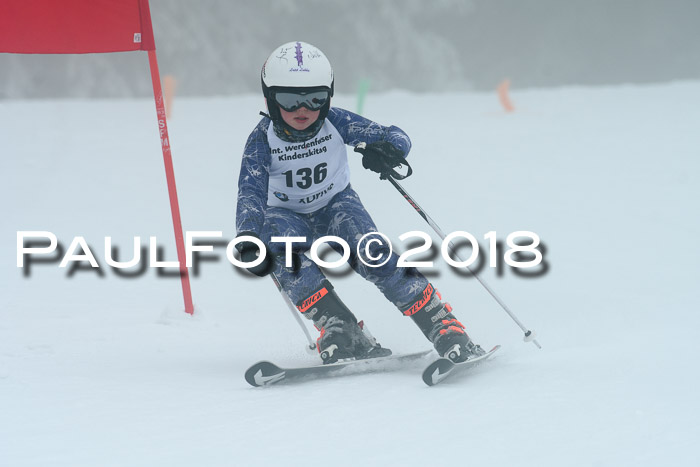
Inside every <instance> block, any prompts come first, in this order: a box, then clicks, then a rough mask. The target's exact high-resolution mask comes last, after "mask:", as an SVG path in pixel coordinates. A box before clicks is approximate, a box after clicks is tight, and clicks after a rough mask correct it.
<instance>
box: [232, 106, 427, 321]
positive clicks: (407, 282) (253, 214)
mask: <svg viewBox="0 0 700 467" xmlns="http://www.w3.org/2000/svg"><path fill="white" fill-rule="evenodd" d="M328 123H330V124H331V125H333V127H335V129H336V130H337V132H338V133H339V134H340V136H341V138H342V142H340V141H334V143H333V144H343V145H351V146H355V145H357V144H358V143H360V142H366V143H371V142H375V141H381V140H384V141H388V142H390V143H392V144H393V145H394V146H396V147H397V148H399V149H400V150H401V151H403V153H404V155H406V154H408V151H409V150H410V148H411V142H410V140H409V138H408V136H407V135H406V134H405V133H404V132H403V131H402V130H401V129H399V128H397V127H395V126H390V127H385V126H382V125H379V124H377V123H375V122H372V121H371V120H368V119H366V118H363V117H361V116H359V115H357V114H354V113H352V112H349V111H347V110H343V109H340V108H337V107H333V108H331V109H330V111H329V113H328V116H327V117H326V122H325V124H324V126H325V125H328ZM269 127H270V120H269V119H267V118H263V119H262V120H261V121H260V122H259V123H258V125H257V126H256V127H255V129H254V130H253V132H252V133H251V135H250V137H249V138H248V142H247V144H246V147H245V151H244V153H243V160H242V163H241V172H240V177H239V181H238V206H237V211H236V229H237V231H238V233H241V232H254V233H256V234H257V235H258V236H259V237H260V239H261V240H262V241H263V242H265V243H266V244H268V245H270V249H271V251H272V253H273V254H275V253H277V254H279V255H280V256H279V258H280V259H279V260H278V261H275V265H274V268H273V272H274V273H275V275H276V276H277V278H278V279H279V281H280V283H281V284H282V287H283V289H284V290H285V292H286V293H287V294H288V295H289V297H290V299H291V300H292V301H293V302H294V303H299V302H301V301H302V300H304V299H305V298H307V297H309V296H310V295H311V294H313V293H314V292H316V291H317V290H318V289H319V288H320V286H321V283H322V281H323V280H324V279H325V276H324V275H323V273H322V272H321V270H320V269H319V268H318V266H317V265H316V264H315V263H314V262H313V261H311V260H310V259H308V258H307V257H306V256H303V255H302V256H301V259H302V262H301V268H299V270H298V271H296V272H294V271H292V270H291V269H288V268H286V267H285V266H284V260H283V252H284V244H283V243H271V244H270V243H269V242H270V238H271V237H275V236H278V237H292V236H295V237H300V236H301V237H306V238H307V242H306V243H305V244H301V243H295V244H294V247H295V251H298V252H303V251H306V250H308V249H309V248H310V246H311V244H312V243H313V241H314V240H316V239H318V238H320V237H322V236H326V235H333V236H337V237H340V238H342V239H343V240H345V241H346V242H347V243H348V244H349V246H350V259H349V263H350V265H351V266H352V268H353V269H354V270H355V271H356V272H357V273H359V274H360V275H361V276H362V277H364V278H365V279H367V280H369V281H370V282H372V283H374V284H375V285H376V286H377V287H378V288H379V290H380V291H381V292H382V293H383V294H384V296H385V297H386V298H387V299H388V300H389V301H391V302H392V303H393V304H394V305H396V306H397V307H398V308H399V309H404V308H406V307H407V306H408V305H410V304H411V303H412V302H413V301H415V298H416V295H417V294H420V293H421V291H423V290H425V289H426V287H427V285H428V281H427V279H426V278H425V277H424V276H423V275H422V274H420V273H419V272H418V271H417V270H416V269H414V268H397V267H396V263H397V260H398V257H397V256H396V254H392V256H391V258H390V259H389V261H388V262H386V263H385V264H384V265H383V266H379V267H368V266H367V265H365V264H363V263H362V261H360V260H359V259H358V258H357V251H358V249H357V244H358V241H359V240H360V238H361V237H362V236H363V235H365V234H367V233H369V232H377V228H376V226H375V224H374V222H373V221H372V219H371V217H370V216H369V214H368V213H367V211H366V210H365V208H364V206H363V205H362V202H361V201H360V198H359V196H358V195H357V193H355V191H354V190H353V189H352V188H351V187H350V184H349V183H348V184H347V186H345V187H338V190H339V191H337V190H336V191H334V193H336V194H335V195H334V196H333V197H332V198H330V201H329V202H328V204H326V205H325V206H323V207H321V208H320V209H318V210H315V211H314V212H310V213H299V212H295V211H292V210H290V209H286V208H284V207H279V206H269V205H268V177H269V175H270V168H271V161H272V156H273V155H272V154H271V149H270V144H269V143H268V129H269ZM321 157H322V156H321ZM275 194H276V195H278V193H275ZM331 246H332V247H334V248H336V247H337V245H335V244H334V243H331ZM359 251H360V252H361V254H363V258H362V259H363V260H364V261H365V262H366V263H368V264H378V262H382V261H383V260H386V257H387V253H388V248H386V247H383V246H382V247H380V246H379V245H378V244H377V243H371V244H370V248H369V251H370V256H371V257H372V258H378V257H381V258H382V260H380V261H372V259H371V258H369V257H365V256H364V252H365V247H364V242H363V245H362V247H361V248H360V250H359ZM276 256H277V255H276Z"/></svg>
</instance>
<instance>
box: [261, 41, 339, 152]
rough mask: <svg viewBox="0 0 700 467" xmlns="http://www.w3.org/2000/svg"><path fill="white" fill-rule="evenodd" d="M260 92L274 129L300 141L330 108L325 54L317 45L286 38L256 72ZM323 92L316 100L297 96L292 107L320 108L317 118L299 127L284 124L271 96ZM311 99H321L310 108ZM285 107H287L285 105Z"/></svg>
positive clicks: (330, 79) (330, 76) (329, 70)
mask: <svg viewBox="0 0 700 467" xmlns="http://www.w3.org/2000/svg"><path fill="white" fill-rule="evenodd" d="M260 79H261V82H262V91H263V95H264V96H265V98H266V99H267V109H268V112H269V113H270V117H271V118H272V121H273V122H274V124H275V130H278V131H277V133H278V134H279V135H280V136H281V137H282V136H283V135H284V136H286V138H284V139H289V140H295V141H303V140H305V139H308V138H311V137H313V136H315V135H316V133H318V131H319V130H320V129H321V127H322V126H323V122H324V120H325V118H326V116H327V115H328V111H329V110H330V98H331V96H333V68H332V67H331V64H330V62H329V61H328V59H327V58H326V55H325V54H324V53H323V52H321V51H320V50H319V49H318V48H317V47H314V46H313V45H311V44H307V43H306V42H288V43H286V44H284V45H281V46H279V47H277V48H276V49H275V50H274V51H273V52H272V53H271V54H270V56H269V57H268V58H267V60H266V61H265V63H264V64H263V67H262V71H261V73H260ZM323 91H325V92H327V97H326V98H325V99H323V98H321V99H320V100H317V99H311V100H308V101H304V100H303V99H302V100H300V101H299V102H298V103H297V105H296V106H295V107H297V108H298V107H299V106H305V107H307V108H309V109H311V110H320V111H321V112H320V114H319V117H318V120H317V121H316V122H315V123H314V124H313V125H311V126H310V127H309V128H307V129H306V130H303V131H299V130H295V129H293V128H292V127H290V126H289V125H287V124H286V123H285V122H284V121H283V120H282V116H281V114H280V111H279V106H280V103H279V102H277V100H276V98H275V96H276V95H277V94H280V96H281V95H283V94H285V93H287V94H289V93H296V94H300V95H306V94H309V93H321V96H322V94H323V93H322V92H323ZM312 102H321V103H322V106H320V107H319V108H318V109H317V108H315V107H314V108H312ZM292 108H293V107H292ZM287 110H289V109H287Z"/></svg>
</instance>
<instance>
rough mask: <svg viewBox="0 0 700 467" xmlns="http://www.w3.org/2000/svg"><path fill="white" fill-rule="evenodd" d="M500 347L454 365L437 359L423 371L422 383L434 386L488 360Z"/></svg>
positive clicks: (444, 359) (447, 360)
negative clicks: (452, 375) (454, 374)
mask: <svg viewBox="0 0 700 467" xmlns="http://www.w3.org/2000/svg"><path fill="white" fill-rule="evenodd" d="M500 348H501V346H500V345H497V346H495V347H494V348H493V349H491V350H489V351H488V352H486V353H485V354H484V355H481V356H479V357H475V358H470V359H469V360H467V361H464V362H461V363H455V362H453V361H452V360H450V359H449V358H444V357H443V358H438V359H437V360H435V361H434V362H433V363H431V364H430V365H428V366H427V367H426V368H425V370H423V382H424V383H425V384H427V385H428V386H435V385H436V384H438V383H439V382H440V381H442V380H444V379H445V378H447V377H448V376H449V375H451V374H453V373H459V372H462V371H464V370H467V369H469V368H473V367H475V366H477V365H479V364H480V363H483V362H484V361H485V360H487V359H488V358H490V357H491V356H492V355H493V354H494V353H495V352H496V351H497V350H498V349H500Z"/></svg>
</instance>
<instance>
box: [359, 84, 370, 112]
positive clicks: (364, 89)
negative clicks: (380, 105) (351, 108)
mask: <svg viewBox="0 0 700 467" xmlns="http://www.w3.org/2000/svg"><path fill="white" fill-rule="evenodd" d="M367 91H369V80H368V79H367V78H362V79H361V80H360V82H359V83H358V85H357V115H362V110H363V108H364V106H365V96H367Z"/></svg>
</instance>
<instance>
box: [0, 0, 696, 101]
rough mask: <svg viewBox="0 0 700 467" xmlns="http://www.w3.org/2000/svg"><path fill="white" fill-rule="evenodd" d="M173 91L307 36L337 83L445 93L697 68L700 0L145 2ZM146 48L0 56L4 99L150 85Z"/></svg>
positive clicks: (251, 65)
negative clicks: (174, 82)
mask: <svg viewBox="0 0 700 467" xmlns="http://www.w3.org/2000/svg"><path fill="white" fill-rule="evenodd" d="M151 12H152V17H153V24H154V29H155V36H156V44H157V50H158V59H159V64H160V71H161V75H163V76H165V75H172V76H173V77H175V79H176V80H177V95H178V96H210V95H232V94H240V93H257V92H259V89H260V78H259V72H260V68H261V66H262V63H263V62H264V60H265V59H266V58H267V56H268V55H269V54H270V53H271V52H272V50H273V49H274V48H275V47H276V46H278V45H280V44H282V43H284V42H289V41H292V40H302V41H306V42H310V43H312V44H314V45H316V46H318V47H319V48H321V49H322V50H323V51H324V52H325V53H326V55H328V57H329V58H330V59H331V62H332V64H333V67H334V69H335V73H336V89H337V90H338V91H339V92H341V93H354V92H355V91H356V90H357V88H358V83H359V82H360V81H361V80H367V81H368V82H369V86H370V92H371V91H386V90H389V89H404V90H409V91H414V92H441V91H447V92H450V91H461V90H487V89H493V88H495V87H496V86H497V84H498V83H499V82H500V81H501V80H503V79H504V78H509V79H510V80H511V82H512V87H513V88H532V87H551V86H562V85H600V84H620V83H650V82H666V81H671V80H686V79H699V78H700V54H698V51H699V50H700V46H699V44H700V27H699V26H698V25H699V24H700V1H698V0H665V1H661V0H657V1H655V0H607V1H605V0H574V1H561V0H533V1H523V0H433V1H430V2H428V1H426V0H383V1H376V0H354V1H329V0H269V1H259V0H257V1H253V0H243V1H235V2H232V1H230V0H199V1H193V0H151ZM147 70H148V64H147V60H146V57H145V53H116V54H91V55H70V56H65V55H62V56H50V55H39V56H36V55H34V56H32V55H14V54H0V98H42V97H137V96H138V97H141V96H143V97H146V96H150V95H151V93H152V88H151V83H150V77H149V74H148V71H147Z"/></svg>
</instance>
